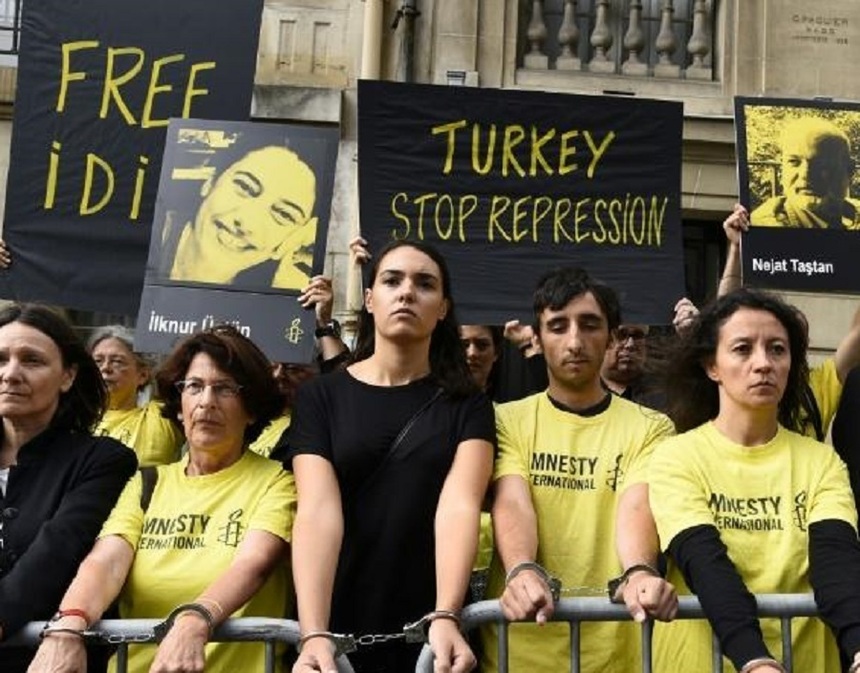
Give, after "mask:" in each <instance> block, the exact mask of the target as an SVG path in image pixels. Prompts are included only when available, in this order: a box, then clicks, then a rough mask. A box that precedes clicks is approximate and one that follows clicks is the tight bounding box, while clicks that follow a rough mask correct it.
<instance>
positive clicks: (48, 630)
mask: <svg viewBox="0 0 860 673" xmlns="http://www.w3.org/2000/svg"><path fill="white" fill-rule="evenodd" d="M54 633H69V634H73V635H76V636H78V637H79V638H80V639H81V640H86V639H87V635H88V634H87V632H86V631H81V630H79V629H67V628H65V627H62V626H53V627H47V626H46V627H45V628H44V629H42V632H41V633H40V634H39V638H40V639H42V640H44V639H45V638H47V637H48V636H50V635H51V634H54Z"/></svg>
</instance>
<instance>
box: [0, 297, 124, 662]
mask: <svg viewBox="0 0 860 673" xmlns="http://www.w3.org/2000/svg"><path fill="white" fill-rule="evenodd" d="M106 400H107V393H106V391H105V388H104V384H103V383H102V379H101V376H100V374H99V371H98V369H97V368H96V365H95V363H94V362H93V360H92V358H91V357H90V356H89V354H88V353H87V350H86V348H85V347H84V344H83V343H82V342H81V340H80V339H79V338H78V337H77V335H76V334H75V332H74V330H73V329H72V327H71V325H69V323H68V322H67V321H66V320H65V318H63V317H62V316H61V315H60V314H59V313H57V312H55V311H54V310H52V309H49V308H47V307H45V306H39V305H34V304H15V305H12V306H8V307H6V308H4V309H3V310H2V311H0V420H2V426H3V430H2V432H3V434H2V439H0V512H2V520H0V637H2V638H4V639H5V638H6V637H7V636H10V635H12V634H13V633H15V632H16V631H17V630H18V629H20V628H21V627H22V626H24V625H25V624H26V623H27V622H30V621H33V620H38V619H44V620H48V619H49V618H51V615H53V614H54V613H55V612H56V609H57V606H58V605H59V603H60V598H61V597H62V595H63V592H64V591H65V590H66V587H67V586H68V585H69V582H71V581H72V578H73V577H74V575H75V570H76V569H77V567H78V564H79V563H80V562H81V560H82V559H83V558H84V557H85V556H86V554H87V552H89V551H90V549H91V548H92V545H93V542H94V540H95V538H96V535H97V534H98V532H99V528H100V527H101V525H102V523H103V522H104V520H105V519H106V518H107V516H108V514H109V513H110V510H111V508H112V507H113V505H114V503H115V502H116V499H117V497H118V496H119V494H120V491H121V490H122V488H123V486H124V485H125V483H126V481H127V480H128V478H129V477H130V476H131V475H132V474H133V473H134V470H135V467H136V465H137V462H136V460H135V457H134V453H132V452H131V451H130V450H129V449H127V448H126V447H124V446H122V444H120V443H119V442H117V441H115V440H113V439H110V438H107V437H93V435H92V434H90V428H91V427H92V426H93V425H94V424H95V423H96V421H97V420H98V419H99V417H100V416H101V414H102V412H103V410H104V407H105V402H106ZM65 618H66V616H64V613H63V612H62V611H61V612H60V613H57V614H56V615H55V616H54V618H53V621H54V622H56V623H61V622H62V621H63V620H64V619H65ZM81 657H82V658H84V653H83V650H82V651H81ZM32 658H33V652H32V651H31V650H29V649H23V648H3V649H0V670H2V671H4V673H16V672H19V671H21V672H23V671H25V670H26V669H27V666H28V664H29V663H30V660H31V659H32ZM90 665H91V668H90V670H91V671H92V670H97V666H96V660H95V659H91V660H90ZM102 665H103V664H102Z"/></svg>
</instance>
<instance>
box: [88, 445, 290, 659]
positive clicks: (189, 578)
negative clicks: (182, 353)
mask: <svg viewBox="0 0 860 673" xmlns="http://www.w3.org/2000/svg"><path fill="white" fill-rule="evenodd" d="M187 463H188V458H187V457H186V458H185V459H183V460H181V461H179V462H176V463H172V464H171V465H165V466H162V467H159V468H158V481H157V483H156V485H155V489H154V490H153V493H152V500H151V502H150V504H149V507H148V509H147V511H146V512H145V513H144V512H143V511H142V510H141V507H140V493H141V478H140V473H138V474H137V475H135V476H134V477H133V478H132V479H131V481H129V483H128V485H127V486H126V487H125V489H124V490H123V492H122V494H121V495H120V498H119V501H118V502H117V504H116V507H114V510H113V512H111V515H110V517H108V520H107V521H106V522H105V524H104V527H103V528H102V531H101V533H100V536H101V537H105V536H108V535H120V536H122V537H123V538H124V539H125V540H127V541H128V543H129V544H131V546H132V547H134V549H135V556H134V562H133V564H132V566H131V571H130V572H129V575H128V578H127V579H126V582H125V586H124V587H123V589H122V592H121V594H120V603H119V609H120V615H121V617H122V618H124V619H135V618H161V619H163V618H164V617H166V616H167V614H168V613H169V612H170V611H171V610H172V609H173V608H175V607H176V606H177V605H179V604H181V603H189V602H192V601H193V600H194V599H195V598H197V596H199V595H200V594H201V593H202V592H203V591H204V590H205V589H206V587H208V586H209V585H210V584H211V583H212V582H213V581H214V580H215V579H216V578H217V577H219V576H220V575H221V574H222V573H224V572H225V571H226V570H227V568H228V567H229V565H230V563H232V561H233V558H234V556H235V554H236V551H237V549H238V548H239V545H240V544H241V542H242V539H243V538H244V536H245V533H246V532H247V531H248V530H263V531H267V532H269V533H271V534H272V535H277V536H278V537H280V538H283V539H284V540H286V541H287V542H289V540H290V531H291V530H292V525H293V517H294V515H295V506H296V490H295V482H294V480H293V476H292V474H291V473H289V472H286V471H284V469H283V467H282V466H281V464H280V463H277V462H275V461H272V460H269V459H268V458H263V457H261V456H259V455H257V454H256V453H252V452H250V451H245V453H244V454H243V455H242V458H241V459H239V460H238V461H237V462H236V463H234V464H233V465H231V466H230V467H228V468H226V469H224V470H221V471H219V472H216V473H214V474H208V475H203V476H197V477H187V476H186V475H185V466H186V465H187ZM288 601H289V599H288V578H287V564H286V563H278V564H277V565H276V566H275V570H274V572H273V573H272V575H271V576H270V577H269V579H268V580H267V581H266V583H265V584H264V585H263V586H262V587H261V588H260V590H259V591H258V592H257V593H256V594H255V595H254V596H253V597H252V598H251V600H250V601H248V603H246V604H245V605H244V606H242V607H241V608H240V609H239V610H237V611H236V612H235V613H233V615H231V616H232V617H275V618H282V617H284V616H285V615H286V611H287V608H288V607H290V606H288ZM155 651H156V646H155V645H132V646H130V647H129V666H128V670H129V673H147V671H149V667H150V665H151V664H152V659H153V657H154V656H155ZM264 662H265V652H264V645H263V644H262V643H210V644H209V645H207V646H206V671H207V673H236V671H262V670H263V668H264ZM111 670H115V668H114V667H112V668H111Z"/></svg>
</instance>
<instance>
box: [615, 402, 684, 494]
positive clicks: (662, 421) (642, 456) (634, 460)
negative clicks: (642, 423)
mask: <svg viewBox="0 0 860 673" xmlns="http://www.w3.org/2000/svg"><path fill="white" fill-rule="evenodd" d="M642 409H643V411H645V412H647V413H648V415H649V416H651V418H650V422H649V424H648V431H647V433H646V435H645V441H644V442H643V443H642V445H641V446H639V447H636V448H635V450H634V451H633V452H632V453H631V455H630V458H629V463H628V467H627V474H626V475H625V477H624V480H623V484H622V486H621V489H620V490H624V489H625V488H627V487H628V486H632V485H633V484H642V483H645V482H647V481H648V478H649V474H648V473H649V469H650V464H651V456H652V454H653V453H654V447H655V446H657V445H658V444H659V443H660V442H662V441H663V440H664V439H666V438H667V437H671V436H672V435H674V434H675V426H674V425H673V424H672V421H670V420H669V417H668V416H666V415H665V414H661V413H659V412H657V411H653V410H651V409H646V408H645V407H642ZM652 415H653V416H652Z"/></svg>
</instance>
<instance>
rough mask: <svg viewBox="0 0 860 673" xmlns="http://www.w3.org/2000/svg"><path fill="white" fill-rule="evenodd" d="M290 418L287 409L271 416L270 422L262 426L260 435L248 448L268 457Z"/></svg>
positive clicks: (288, 424) (287, 425) (288, 423)
mask: <svg viewBox="0 0 860 673" xmlns="http://www.w3.org/2000/svg"><path fill="white" fill-rule="evenodd" d="M290 418H291V414H290V412H289V411H288V412H287V413H285V414H282V415H281V416H278V417H277V418H273V419H272V420H271V422H270V423H269V424H268V425H267V426H266V427H265V428H263V431H262V432H261V433H260V436H259V437H257V439H256V440H254V442H253V443H252V444H251V446H249V447H248V448H249V449H251V451H253V452H254V453H259V454H260V455H261V456H266V458H268V457H269V456H270V455H271V454H272V450H273V449H274V448H275V445H276V444H277V443H278V440H279V439H280V438H281V435H282V434H284V430H286V429H287V428H288V427H289V426H290Z"/></svg>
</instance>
